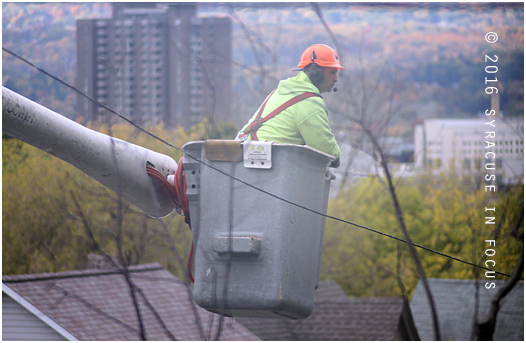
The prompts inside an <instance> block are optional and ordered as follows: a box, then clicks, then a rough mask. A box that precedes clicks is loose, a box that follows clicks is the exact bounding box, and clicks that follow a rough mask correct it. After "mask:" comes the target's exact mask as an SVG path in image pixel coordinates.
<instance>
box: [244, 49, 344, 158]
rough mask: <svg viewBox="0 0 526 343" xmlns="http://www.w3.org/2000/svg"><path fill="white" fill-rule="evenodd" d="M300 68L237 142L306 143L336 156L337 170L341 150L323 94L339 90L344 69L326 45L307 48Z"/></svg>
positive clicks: (248, 124)
mask: <svg viewBox="0 0 526 343" xmlns="http://www.w3.org/2000/svg"><path fill="white" fill-rule="evenodd" d="M298 68H300V69H301V71H300V72H299V73H298V75H297V76H296V77H291V78H288V79H286V80H282V81H280V82H279V85H278V88H277V89H275V90H274V91H273V92H272V93H271V94H270V95H269V96H268V97H267V98H266V99H265V101H264V102H263V104H262V105H261V106H260V107H259V109H258V110H257V111H256V113H255V114H254V116H253V117H252V118H251V119H250V120H249V122H248V123H247V124H246V125H245V126H244V127H243V129H241V131H239V133H238V135H237V137H236V139H237V140H261V141H272V142H277V143H282V144H297V145H303V144H306V145H308V146H310V147H312V148H314V149H317V150H320V151H322V152H324V153H327V154H329V155H332V156H334V158H335V159H336V160H335V161H334V162H333V164H332V165H331V166H333V167H338V166H339V161H340V153H341V150H340V147H339V146H338V143H336V139H335V138H334V134H333V133H332V131H331V128H330V126H329V111H328V110H327V106H326V105H325V101H324V100H323V98H322V96H321V93H324V92H330V91H332V90H334V91H336V88H334V84H335V83H336V82H337V81H338V76H337V73H338V70H339V69H345V68H344V67H342V66H341V65H340V62H339V59H338V55H337V54H336V51H334V49H332V48H331V47H329V46H327V45H323V44H315V45H312V46H310V47H308V48H307V49H306V50H305V51H304V52H303V54H302V55H301V60H300V63H299V64H298ZM278 114H279V115H278ZM274 116H275V117H274ZM271 118H272V120H269V119H271ZM267 120H269V121H267ZM256 132H257V133H256Z"/></svg>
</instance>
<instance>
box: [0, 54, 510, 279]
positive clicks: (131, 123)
mask: <svg viewBox="0 0 526 343" xmlns="http://www.w3.org/2000/svg"><path fill="white" fill-rule="evenodd" d="M2 50H3V51H5V52H7V53H9V54H11V55H12V56H14V57H15V58H18V59H20V60H21V61H23V62H25V63H27V64H28V65H30V66H31V67H33V68H35V69H37V70H38V71H40V72H42V73H44V74H45V75H47V76H49V77H51V78H52V79H54V80H56V81H58V82H60V83H61V84H63V85H65V86H66V87H68V88H70V89H72V90H74V91H75V92H76V93H78V94H80V95H82V96H84V97H86V98H87V99H88V100H90V101H92V102H93V103H95V104H97V105H99V106H100V107H102V108H104V109H106V110H107V111H108V112H110V113H112V114H114V115H116V116H117V117H119V118H121V119H123V120H125V121H126V122H127V123H129V124H130V125H132V126H133V127H135V128H136V129H137V130H139V131H141V132H143V133H145V134H147V135H148V136H150V137H152V138H154V139H156V140H158V141H160V142H162V143H164V144H165V145H167V146H169V147H171V148H173V149H175V150H178V151H180V152H183V153H184V154H185V156H186V157H188V158H191V159H193V160H195V161H196V162H198V163H200V164H202V165H204V166H206V167H208V168H210V169H213V170H215V171H217V172H218V173H221V174H223V175H225V176H227V177H229V178H232V179H233V180H235V181H237V182H240V183H242V184H244V185H246V186H248V187H251V188H253V189H255V190H257V191H259V192H261V193H264V194H267V195H269V196H271V197H273V198H276V199H278V200H280V201H283V202H286V203H288V204H290V205H293V206H296V207H298V208H301V209H304V210H306V211H309V212H312V213H315V214H317V215H320V216H323V217H326V218H329V219H332V220H336V221H339V222H342V223H345V224H348V225H352V226H356V227H358V228H361V229H364V230H367V231H371V232H373V233H376V234H379V235H382V236H385V237H388V238H391V239H394V240H397V241H399V242H403V243H406V244H407V241H406V240H404V239H402V238H399V237H396V236H393V235H390V234H387V233H384V232H381V231H378V230H375V229H372V228H369V227H367V226H364V225H360V224H356V223H353V222H351V221H348V220H345V219H341V218H338V217H334V216H331V215H328V214H325V213H321V212H319V211H315V210H313V209H310V208H308V207H305V206H303V205H300V204H296V203H294V202H292V201H289V200H287V199H284V198H282V197H280V196H277V195H275V194H272V193H270V192H268V191H265V190H264V189H261V188H259V187H256V186H254V185H252V184H250V183H248V182H246V181H243V180H241V179H239V178H237V177H235V176H232V175H230V174H228V173H226V172H224V171H222V170H220V169H218V168H216V167H214V166H212V165H210V164H208V163H206V162H204V161H201V160H200V159H198V158H196V157H194V156H192V155H190V154H188V153H185V152H184V150H183V149H181V148H179V147H177V146H175V145H173V144H171V143H169V142H167V141H166V140H164V139H162V138H160V137H158V136H156V135H155V134H153V133H151V132H148V131H147V130H145V129H144V128H142V127H141V126H139V125H137V124H136V123H134V122H133V121H132V120H130V119H128V118H126V117H124V116H123V115H121V114H119V113H117V112H115V111H114V110H112V109H111V108H109V107H107V106H105V105H103V104H101V103H99V102H98V101H96V100H94V99H92V98H91V97H89V96H88V95H86V94H84V93H83V92H82V91H80V90H79V89H77V88H75V87H74V86H72V85H70V84H68V83H66V82H65V81H63V80H61V79H59V78H58V77H56V76H54V75H52V74H50V73H48V72H47V71H45V70H43V69H41V68H39V67H37V66H35V65H34V64H33V63H31V62H30V61H28V60H26V59H25V58H23V57H21V56H19V55H17V54H16V53H14V52H12V51H10V50H8V49H6V48H4V47H2ZM182 159H183V158H181V160H180V161H179V163H180V164H182ZM411 244H412V245H413V246H415V247H417V248H420V249H422V250H426V251H428V252H431V253H434V254H437V255H440V256H443V257H446V258H449V259H452V260H455V261H457V262H461V263H464V264H467V265H470V266H472V267H477V268H480V269H485V270H488V271H491V272H495V273H496V274H499V275H502V276H507V277H511V275H509V274H506V273H502V272H499V271H497V270H493V269H490V268H487V267H485V266H481V265H478V264H476V263H473V262H469V261H466V260H463V259H460V258H457V257H454V256H451V255H448V254H445V253H442V252H440V251H437V250H434V249H431V248H428V247H425V246H423V245H420V244H416V243H411ZM192 248H193V244H192ZM192 250H193V249H192ZM190 257H191V255H190ZM188 264H189V265H190V259H189V263H188Z"/></svg>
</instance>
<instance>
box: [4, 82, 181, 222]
mask: <svg viewBox="0 0 526 343" xmlns="http://www.w3.org/2000/svg"><path fill="white" fill-rule="evenodd" d="M2 131H3V132H4V133H5V134H7V135H9V136H11V137H14V138H17V139H19V140H21V141H23V142H26V143H28V144H30V145H32V146H34V147H36V148H38V149H40V150H43V151H45V152H47V153H50V154H51V155H53V156H55V157H58V158H60V159H61V160H64V161H66V162H68V163H71V164H72V165H73V166H75V167H77V168H78V169H80V170H82V171H83V172H84V173H86V174H87V175H89V176H91V177H92V178H94V179H95V180H97V181H99V182H100V183H102V184H103V185H105V186H106V187H108V188H109V189H111V190H112V191H114V192H115V193H117V194H118V195H120V196H121V197H122V198H124V199H125V200H127V201H129V202H130V203H132V204H134V205H135V206H137V207H138V208H140V209H141V210H142V211H144V212H145V213H147V214H148V215H150V216H152V217H164V216H167V215H168V214H170V213H171V212H172V211H173V210H174V208H175V205H174V203H173V202H172V201H171V200H170V198H169V197H168V195H167V194H166V193H165V191H164V190H163V189H162V188H161V187H160V186H159V185H157V184H156V183H154V181H153V180H152V179H151V178H150V177H149V176H148V175H147V173H146V162H147V161H148V162H150V163H152V164H153V165H154V166H155V168H156V169H157V170H158V171H160V172H161V173H162V174H163V175H165V176H167V175H171V174H174V172H175V170H176V169H177V163H176V162H175V161H174V160H173V159H172V158H171V157H169V156H166V155H163V154H159V153H157V152H154V151H151V150H149V149H146V148H143V147H140V146H137V145H134V144H131V143H128V142H125V141H122V140H120V139H117V138H113V137H110V136H107V135H105V134H102V133H100V132H96V131H93V130H90V129H88V128H86V127H84V126H82V125H80V124H78V123H76V122H74V121H72V120H70V119H68V118H66V117H64V116H62V115H60V114H58V113H56V112H53V111H51V110H49V109H47V108H45V107H43V106H41V105H39V104H37V103H35V102H33V101H31V100H29V99H27V98H24V97H23V96H21V95H19V94H17V93H15V92H13V91H11V90H9V89H7V88H5V87H2Z"/></svg>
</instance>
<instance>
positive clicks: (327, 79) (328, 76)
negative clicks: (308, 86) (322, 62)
mask: <svg viewBox="0 0 526 343" xmlns="http://www.w3.org/2000/svg"><path fill="white" fill-rule="evenodd" d="M321 69H322V70H323V81H322V82H321V83H320V84H318V85H316V86H317V87H318V89H319V90H320V93H324V92H330V91H331V90H332V89H333V88H334V84H335V83H336V82H338V69H336V68H329V67H321Z"/></svg>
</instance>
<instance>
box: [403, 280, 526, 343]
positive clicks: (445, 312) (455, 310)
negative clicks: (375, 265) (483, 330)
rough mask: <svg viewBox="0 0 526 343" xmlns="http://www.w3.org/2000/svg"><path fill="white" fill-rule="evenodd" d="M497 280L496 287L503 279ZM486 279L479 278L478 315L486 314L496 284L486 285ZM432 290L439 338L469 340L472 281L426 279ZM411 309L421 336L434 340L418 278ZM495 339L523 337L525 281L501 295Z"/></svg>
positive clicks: (473, 284) (474, 294)
mask: <svg viewBox="0 0 526 343" xmlns="http://www.w3.org/2000/svg"><path fill="white" fill-rule="evenodd" d="M492 282H496V284H497V288H498V287H501V286H502V285H503V284H504V281H492ZM485 283H486V281H485V280H484V281H479V287H478V289H479V292H480V293H479V294H480V295H479V299H480V303H479V318H483V316H484V315H485V314H487V312H488V309H489V304H490V301H491V299H492V297H493V296H494V294H495V293H496V290H497V288H493V289H486V288H485V286H484V285H485ZM429 285H430V288H431V293H432V294H433V297H434V300H435V305H436V308H437V314H438V320H439V325H440V333H441V338H442V339H443V340H462V341H465V340H470V339H471V333H472V325H473V318H474V313H475V298H476V292H475V281H474V280H447V279H429ZM411 312H412V313H413V316H414V321H415V325H416V327H417V329H418V333H419V335H420V338H421V339H422V340H433V339H434V334H433V329H432V324H431V313H430V311H429V305H428V302H427V298H426V295H425V292H424V287H423V286H422V284H421V283H420V282H419V283H418V285H417V287H416V289H415V292H414V294H413V297H412V299H411ZM493 338H494V340H499V341H500V340H503V341H506V340H507V341H512V340H519V341H522V340H524V283H522V282H521V283H519V284H518V285H516V286H515V287H514V288H513V290H512V291H511V292H510V293H509V294H508V295H507V296H506V297H505V298H504V299H503V302H502V307H501V309H500V311H499V315H498V316H497V325H496V327H495V333H494V336H493Z"/></svg>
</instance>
